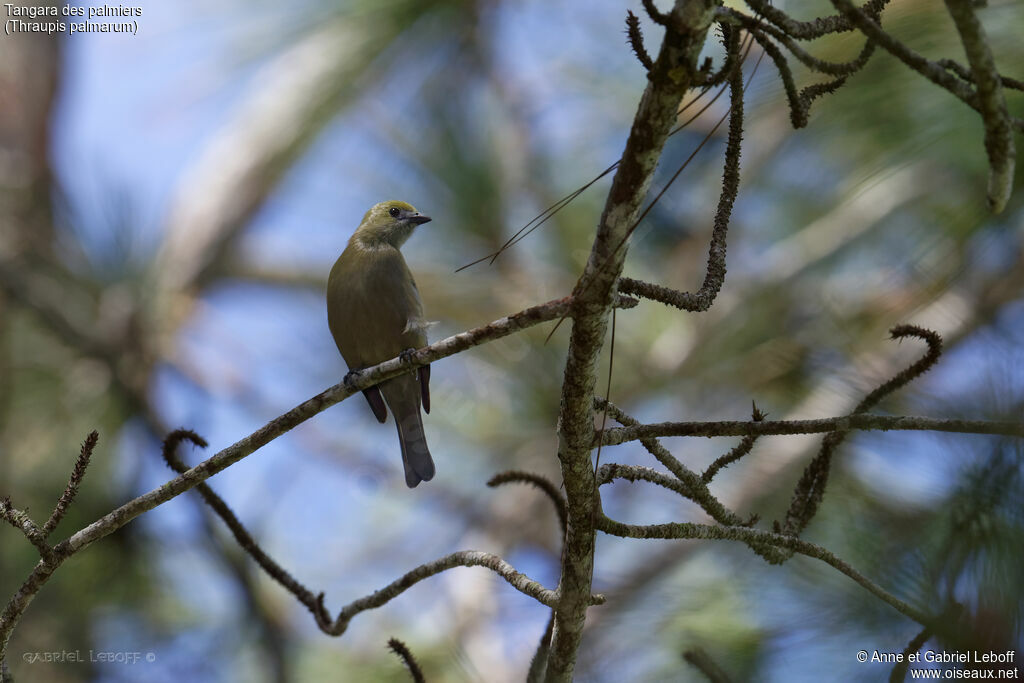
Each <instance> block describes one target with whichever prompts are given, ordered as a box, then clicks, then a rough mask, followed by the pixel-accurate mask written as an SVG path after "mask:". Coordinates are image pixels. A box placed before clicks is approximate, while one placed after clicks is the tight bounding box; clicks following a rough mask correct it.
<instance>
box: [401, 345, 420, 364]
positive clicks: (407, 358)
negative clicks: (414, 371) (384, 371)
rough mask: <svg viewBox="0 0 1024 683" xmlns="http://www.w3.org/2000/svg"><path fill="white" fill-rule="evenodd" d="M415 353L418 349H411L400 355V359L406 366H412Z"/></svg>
mask: <svg viewBox="0 0 1024 683" xmlns="http://www.w3.org/2000/svg"><path fill="white" fill-rule="evenodd" d="M415 353H416V349H412V348H409V349H406V350H405V351H402V352H401V353H400V354H398V358H399V360H401V361H402V362H403V363H405V364H406V365H412V357H413V355H414V354H415Z"/></svg>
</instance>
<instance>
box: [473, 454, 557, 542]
mask: <svg viewBox="0 0 1024 683" xmlns="http://www.w3.org/2000/svg"><path fill="white" fill-rule="evenodd" d="M513 482H515V483H521V484H530V485H531V486H533V487H535V488H537V489H539V490H540V491H542V492H543V493H544V494H545V495H546V496H547V497H548V498H549V499H550V500H551V503H552V504H553V505H554V506H555V512H556V513H557V514H558V526H559V528H560V529H561V530H562V535H563V536H565V525H566V524H567V522H568V516H569V512H568V511H567V510H566V507H565V498H564V497H562V494H561V493H560V492H559V490H558V487H557V486H555V485H554V484H553V483H552V482H551V481H550V480H549V479H547V478H546V477H542V476H541V475H539V474H534V473H532V472H523V471H521V470H509V471H508V472H502V473H500V474H496V475H494V476H493V477H491V478H490V479H489V480H488V481H487V485H488V486H490V487H491V488H497V487H498V486H501V485H502V484H510V483H513Z"/></svg>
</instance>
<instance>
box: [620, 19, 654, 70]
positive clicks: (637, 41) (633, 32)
mask: <svg viewBox="0 0 1024 683" xmlns="http://www.w3.org/2000/svg"><path fill="white" fill-rule="evenodd" d="M626 36H627V37H628V40H629V46H630V47H631V48H633V54H635V55H636V58H637V59H638V60H640V63H641V64H643V66H644V68H645V69H647V70H648V71H650V70H651V67H653V66H654V62H652V61H651V56H650V55H649V54H647V48H645V47H644V34H643V31H641V30H640V19H638V18H637V16H636V15H635V14H633V12H632V11H631V10H626Z"/></svg>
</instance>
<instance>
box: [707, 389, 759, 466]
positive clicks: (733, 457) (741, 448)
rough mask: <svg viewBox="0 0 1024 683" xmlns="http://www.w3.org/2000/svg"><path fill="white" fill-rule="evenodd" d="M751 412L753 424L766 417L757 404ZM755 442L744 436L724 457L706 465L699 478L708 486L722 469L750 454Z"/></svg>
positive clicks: (752, 438) (754, 404)
mask: <svg viewBox="0 0 1024 683" xmlns="http://www.w3.org/2000/svg"><path fill="white" fill-rule="evenodd" d="M751 403H752V404H753V410H752V411H751V415H750V419H751V420H753V421H754V422H761V421H763V420H764V418H765V417H767V415H766V414H765V413H762V412H761V411H760V410H758V408H757V404H756V403H753V402H751ZM756 441H757V437H756V436H745V437H743V440H742V441H740V442H739V443H738V444H737V445H736V447H735V448H733V449H732V450H731V451H729V452H728V453H726V454H725V455H723V456H721V457H719V458H716V459H715V461H714V462H713V463H711V464H710V465H708V468H707V469H706V470H704V474H702V475H700V478H701V479H703V480H704V483H705V484H710V483H711V480H712V479H714V478H715V475H716V474H718V473H719V471H721V470H722V468H724V467H728V466H729V465H731V464H732V463H734V462H736V461H737V460H739V459H740V458H742V457H744V456H745V455H747V454H748V453H750V451H751V449H752V448H753V447H754V443H755V442H756Z"/></svg>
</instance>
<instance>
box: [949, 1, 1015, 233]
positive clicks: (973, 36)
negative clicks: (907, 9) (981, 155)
mask: <svg viewBox="0 0 1024 683" xmlns="http://www.w3.org/2000/svg"><path fill="white" fill-rule="evenodd" d="M946 7H947V8H948V9H949V15H950V16H951V17H953V23H954V24H956V30H957V31H959V32H960V40H961V42H962V43H963V45H964V52H966V53H967V62H968V63H969V64H970V65H971V74H972V75H973V76H974V78H973V81H974V84H975V86H976V88H977V91H978V105H979V107H978V111H979V112H980V113H981V119H982V121H983V122H984V123H985V151H986V152H987V153H988V164H989V169H990V170H989V178H988V205H989V208H990V209H992V211H993V212H994V213H1000V212H1001V211H1002V210H1003V209H1004V208H1006V203H1007V202H1008V201H1009V200H1010V193H1011V192H1012V191H1013V167H1014V161H1015V160H1016V158H1017V152H1016V149H1015V148H1014V145H1013V130H1012V129H1011V127H1010V114H1009V112H1008V111H1007V109H1006V98H1005V97H1004V96H1003V85H1002V78H1001V77H1000V75H999V72H998V71H997V70H996V62H995V59H994V58H993V57H992V50H991V49H989V46H988V38H987V36H986V35H985V29H984V27H982V25H981V22H980V21H979V20H978V17H977V15H976V14H975V13H974V4H973V3H972V2H971V0H946Z"/></svg>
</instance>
